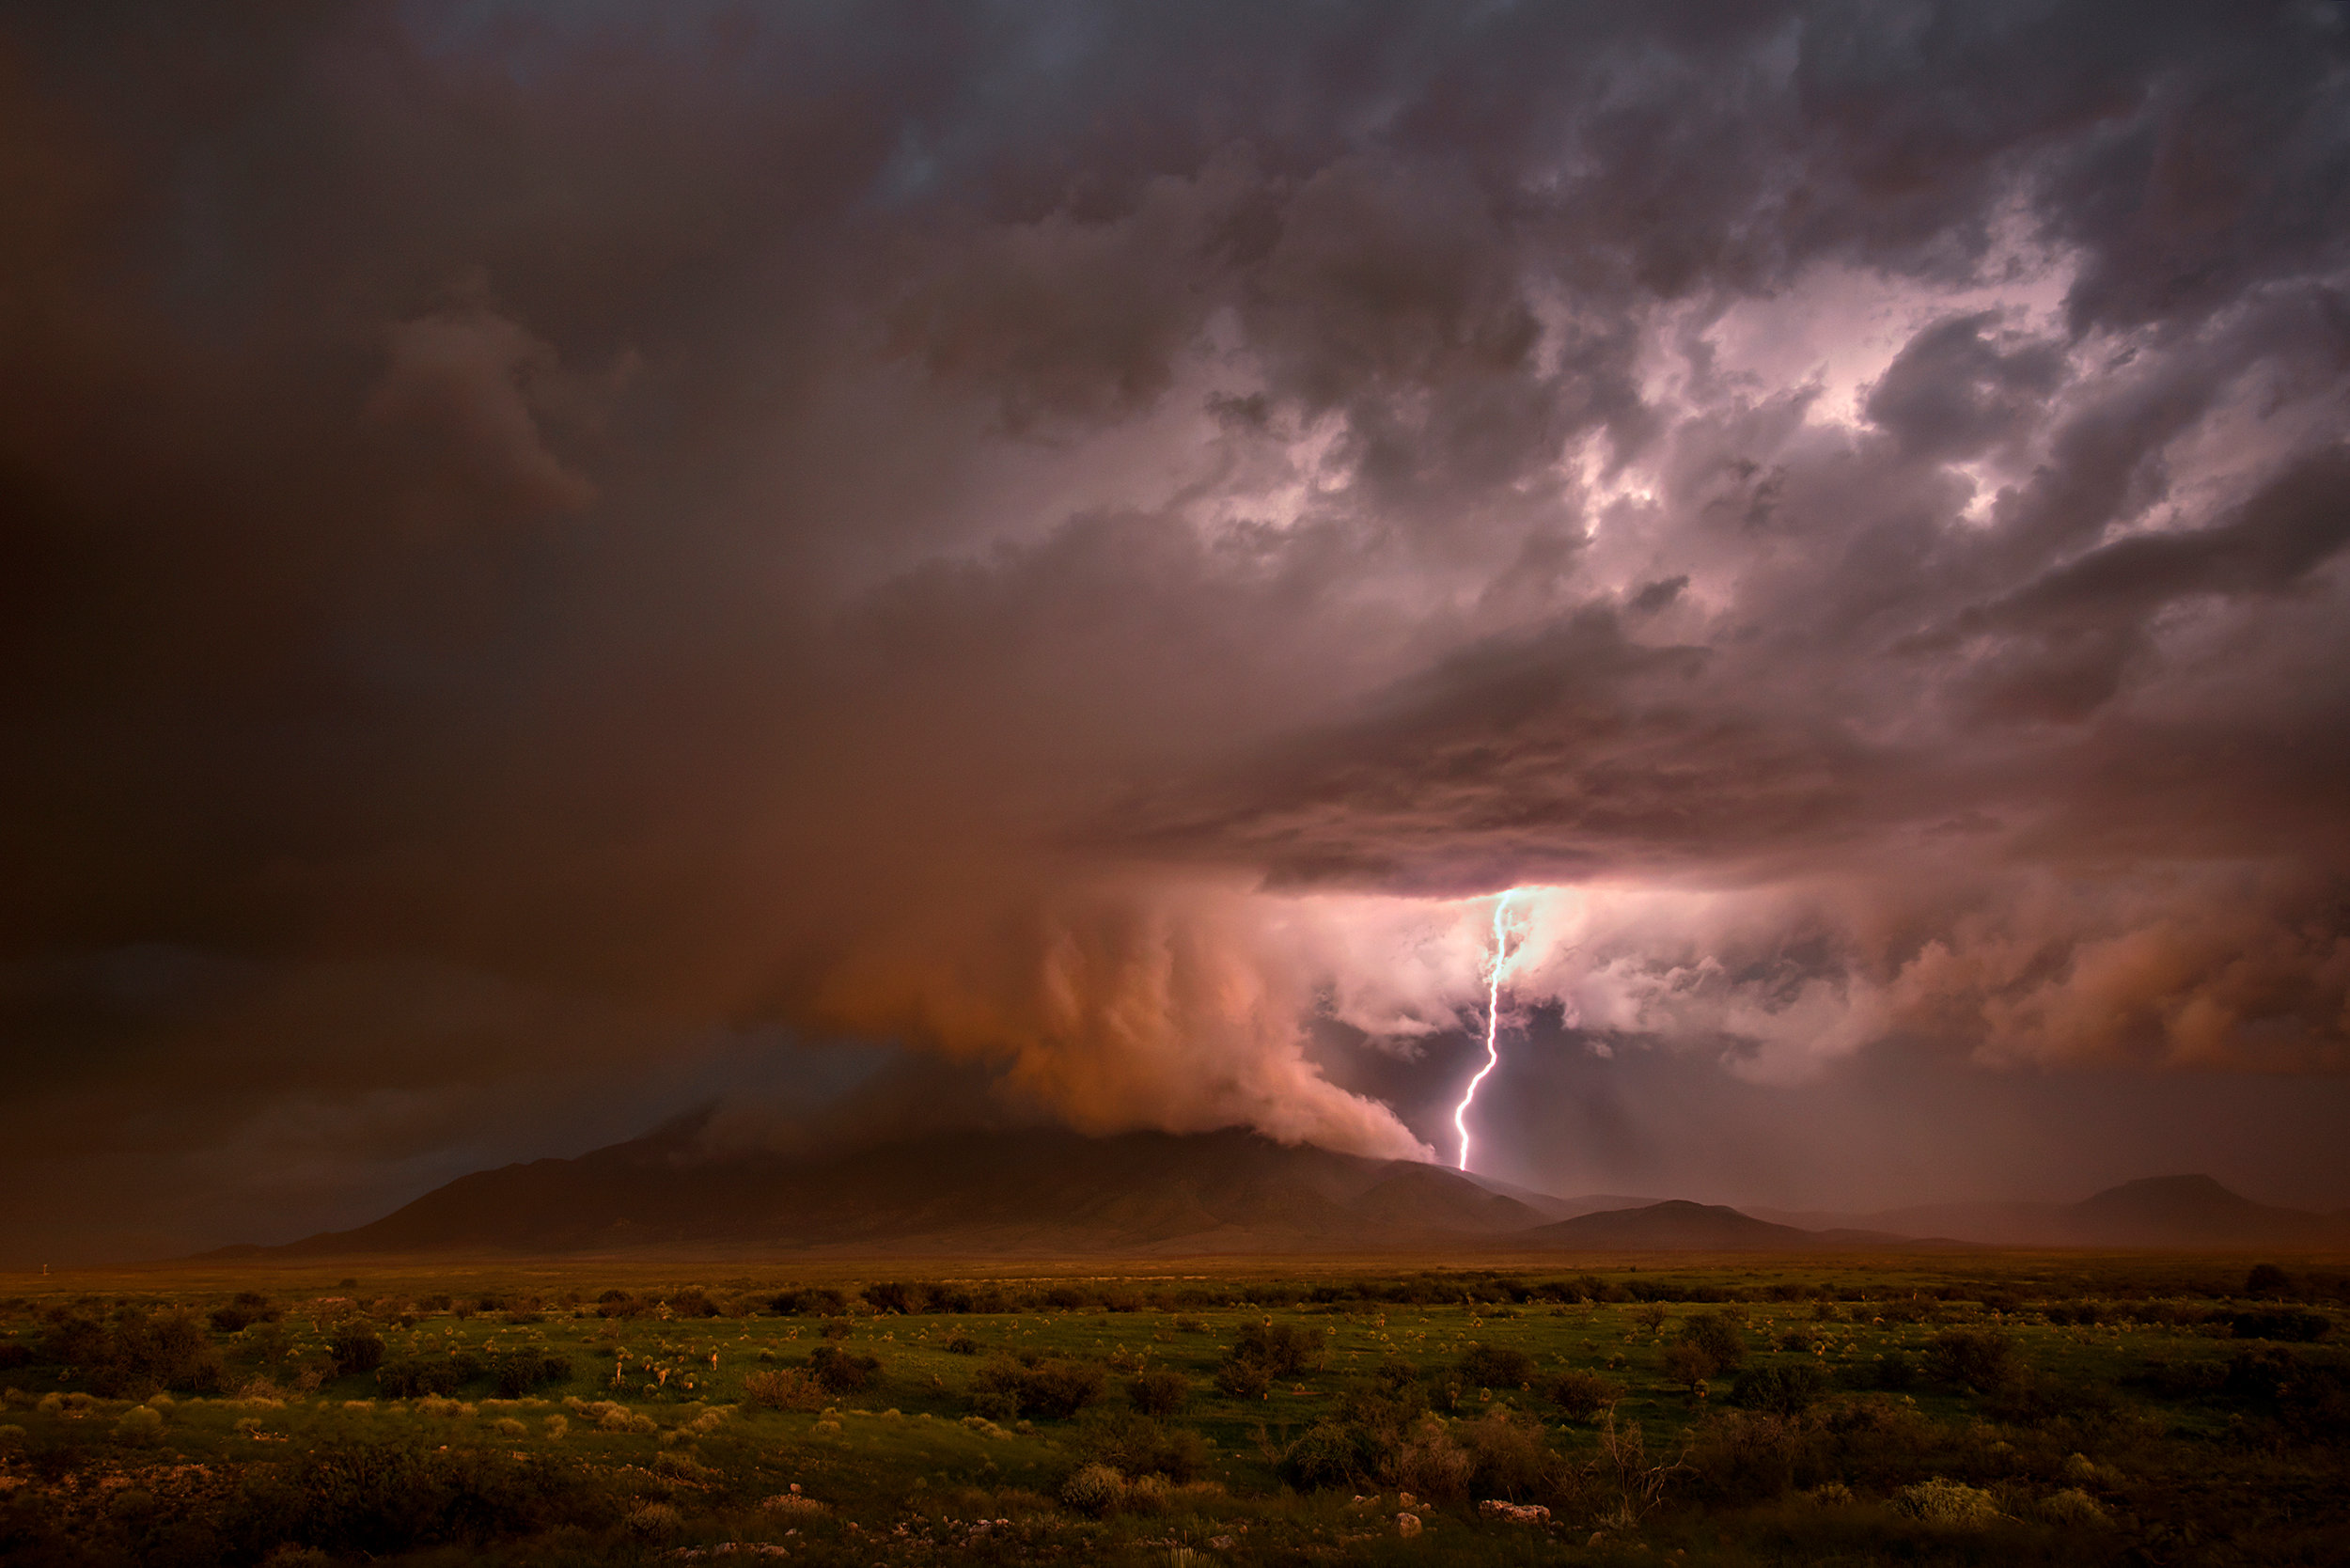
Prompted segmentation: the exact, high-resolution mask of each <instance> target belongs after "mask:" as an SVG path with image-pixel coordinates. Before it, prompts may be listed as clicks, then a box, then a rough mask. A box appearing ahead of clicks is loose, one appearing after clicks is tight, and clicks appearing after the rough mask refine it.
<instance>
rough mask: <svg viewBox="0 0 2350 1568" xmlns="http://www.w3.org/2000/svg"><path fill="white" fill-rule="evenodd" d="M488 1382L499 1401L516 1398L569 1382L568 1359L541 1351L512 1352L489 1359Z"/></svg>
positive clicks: (570, 1371) (569, 1367)
mask: <svg viewBox="0 0 2350 1568" xmlns="http://www.w3.org/2000/svg"><path fill="white" fill-rule="evenodd" d="M486 1370H487V1371H488V1372H489V1376H490V1381H491V1382H492V1383H493V1384H495V1385H496V1387H497V1391H498V1397H499V1398H500V1399H520V1398H522V1397H523V1396H524V1395H525V1394H526V1393H528V1392H530V1390H531V1389H533V1388H541V1387H544V1386H546V1385H549V1384H557V1383H569V1382H570V1381H571V1380H572V1363H571V1358H570V1357H568V1356H550V1355H548V1354H546V1353H544V1352H542V1351H535V1350H513V1351H507V1352H505V1353H503V1354H501V1355H497V1356H492V1357H490V1362H489V1366H488V1368H487V1369H486Z"/></svg>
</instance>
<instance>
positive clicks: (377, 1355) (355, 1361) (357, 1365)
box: [326, 1323, 384, 1377]
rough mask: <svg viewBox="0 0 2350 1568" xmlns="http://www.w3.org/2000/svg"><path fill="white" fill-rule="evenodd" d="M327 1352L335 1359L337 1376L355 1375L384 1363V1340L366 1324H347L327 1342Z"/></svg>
mask: <svg viewBox="0 0 2350 1568" xmlns="http://www.w3.org/2000/svg"><path fill="white" fill-rule="evenodd" d="M326 1354H327V1355H328V1356H330V1357H332V1358H333V1360H334V1363H335V1375H336V1376H337V1377H355V1376H357V1375H358V1374H359V1373H361V1372H373V1371H375V1369H376V1368H378V1367H380V1366H382V1365H383V1364H384V1341H383V1340H382V1338H381V1337H380V1336H378V1335H377V1333H376V1332H375V1330H374V1329H372V1328H369V1327H368V1325H366V1324H363V1323H352V1324H345V1325H343V1326H342V1327H340V1328H338V1329H337V1330H336V1331H335V1336H334V1338H333V1339H331V1340H329V1341H327V1342H326Z"/></svg>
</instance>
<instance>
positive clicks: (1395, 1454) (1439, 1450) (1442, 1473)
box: [1379, 1416, 1475, 1502]
mask: <svg viewBox="0 0 2350 1568" xmlns="http://www.w3.org/2000/svg"><path fill="white" fill-rule="evenodd" d="M1474 1468H1475V1466H1474V1464H1473V1463H1472V1461H1471V1460H1470V1458H1469V1456H1468V1455H1467V1454H1466V1453H1465V1452H1463V1451H1462V1450H1461V1446H1460V1445H1459V1444H1458V1443H1455V1442H1454V1441H1453V1440H1452V1436H1451V1435H1450V1434H1449V1432H1447V1431H1446V1430H1445V1424H1444V1422H1442V1421H1441V1420H1438V1419H1436V1418H1435V1417H1434V1416H1425V1417H1422V1418H1421V1419H1419V1421H1418V1422H1417V1423H1416V1424H1415V1425H1414V1426H1413V1427H1412V1429H1411V1430H1410V1431H1409V1432H1408V1433H1406V1434H1405V1435H1404V1436H1403V1440H1402V1442H1400V1443H1398V1444H1397V1445H1396V1446H1395V1448H1394V1449H1393V1450H1390V1451H1389V1452H1388V1453H1387V1454H1386V1455H1384V1456H1383V1457H1382V1459H1381V1462H1380V1466H1379V1479H1380V1480H1381V1481H1383V1482H1386V1483H1387V1484H1388V1485H1389V1486H1392V1487H1394V1488H1396V1489H1397V1490H1398V1491H1402V1492H1411V1493H1414V1494H1417V1495H1418V1496H1419V1497H1432V1498H1434V1499H1435V1500H1437V1501H1439V1502H1459V1501H1461V1500H1462V1499H1464V1498H1465V1497H1467V1496H1468V1491H1469V1477H1470V1475H1471V1473H1472V1472H1473V1470H1474Z"/></svg>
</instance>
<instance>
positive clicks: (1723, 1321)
mask: <svg viewBox="0 0 2350 1568" xmlns="http://www.w3.org/2000/svg"><path fill="white" fill-rule="evenodd" d="M1679 1342H1680V1343H1681V1344H1684V1345H1686V1346H1688V1347H1689V1349H1691V1350H1692V1351H1695V1352H1696V1353H1697V1354H1698V1355H1699V1356H1702V1357H1703V1358H1704V1365H1705V1367H1706V1369H1707V1370H1706V1371H1704V1372H1700V1373H1699V1374H1698V1375H1699V1376H1700V1377H1718V1376H1720V1375H1721V1374H1722V1373H1724V1372H1730V1371H1731V1370H1732V1369H1734V1368H1737V1367H1741V1366H1744V1365H1745V1364H1746V1359H1747V1325H1745V1324H1743V1323H1740V1322H1739V1321H1738V1320H1737V1319H1736V1318H1734V1317H1731V1315H1730V1314H1729V1313H1728V1312H1700V1313H1698V1314H1697V1315H1696V1316H1695V1317H1692V1318H1684V1320H1682V1325H1681V1334H1680V1337H1679Z"/></svg>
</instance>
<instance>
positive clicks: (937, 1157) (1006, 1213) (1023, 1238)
mask: <svg viewBox="0 0 2350 1568" xmlns="http://www.w3.org/2000/svg"><path fill="white" fill-rule="evenodd" d="M693 1131H694V1129H692V1128H691V1127H686V1128H682V1129H679V1128H672V1129H666V1130H665V1131H664V1132H662V1133H660V1134H656V1135H653V1136H650V1137H646V1138H640V1139H636V1140H634V1141H631V1142H628V1143H622V1144H616V1145H614V1146H612V1147H610V1148H607V1149H600V1150H597V1151H595V1152H592V1153H587V1154H583V1155H581V1156H579V1157H578V1158H576V1159H546V1160H536V1161H532V1162H530V1163H529V1164H526V1165H510V1166H507V1167H505V1168H502V1169H497V1170H486V1171H480V1172H477V1173H476V1174H474V1175H470V1176H464V1177H460V1178H459V1179H458V1180H456V1181H454V1182H451V1183H449V1184H447V1185H446V1186H443V1187H440V1188H438V1189H437V1190H435V1191H432V1192H429V1193H427V1194H425V1195H424V1196H423V1197H421V1198H419V1199H417V1200H415V1201H414V1202H412V1203H409V1204H407V1205H406V1206H405V1207H403V1208H400V1209H399V1210H397V1211H395V1212H394V1213H392V1214H390V1215H385V1216H384V1218H382V1219H379V1220H377V1221H375V1222H374V1223H372V1224H369V1225H363V1226H360V1227H359V1228H357V1229H356V1230H352V1231H334V1232H329V1233H326V1234H323V1235H318V1236H313V1237H310V1238H309V1239H307V1240H305V1241H300V1242H295V1243H291V1244H290V1245H288V1246H285V1247H269V1248H249V1249H248V1248H238V1249H234V1250H236V1251H238V1252H254V1253H258V1252H266V1253H269V1254H274V1255H279V1256H290V1257H301V1256H327V1255H342V1254H366V1253H449V1252H460V1253H481V1252H581V1251H616V1250H642V1249H680V1248H692V1249H701V1250H721V1251H731V1250H759V1251H775V1250H791V1251H807V1250H811V1249H815V1250H827V1249H828V1250H836V1251H838V1250H866V1251H870V1250H874V1249H878V1248H883V1247H886V1248H889V1249H892V1250H900V1251H909V1252H935V1253H949V1252H956V1253H970V1254H996V1253H1013V1254H1019V1253H1041V1254H1051V1253H1072V1252H1076V1253H1083V1252H1100V1251H1126V1252H1152V1251H1175V1252H1246V1251H1265V1252H1285V1251H1298V1250H1306V1249H1319V1250H1330V1249H1346V1248H1357V1247H1361V1248H1377V1247H1413V1246H1426V1245H1430V1244H1432V1243H1438V1242H1447V1241H1451V1242H1457V1241H1462V1240H1465V1239H1490V1238H1494V1237H1498V1236H1504V1235H1510V1234H1513V1233H1517V1232H1522V1231H1528V1230H1529V1229H1531V1228H1532V1227H1534V1226H1536V1225H1538V1224H1540V1223H1541V1222H1542V1221H1543V1219H1545V1218H1547V1217H1548V1215H1547V1214H1546V1213H1545V1212H1544V1211H1543V1210H1539V1209H1536V1208H1533V1207H1530V1206H1528V1204H1527V1203H1525V1202H1522V1201H1520V1200H1517V1199H1515V1198H1512V1197H1510V1196H1508V1195H1506V1194H1504V1193H1498V1192H1495V1191H1492V1190H1490V1189H1489V1188H1488V1187H1486V1186H1485V1185H1483V1184H1480V1183H1478V1182H1475V1181H1472V1180H1470V1179H1469V1178H1467V1177H1465V1176H1463V1175H1461V1174H1460V1173H1459V1172H1457V1171H1452V1170H1448V1169H1445V1168H1441V1167H1438V1166H1433V1165H1426V1164H1422V1163H1419V1162H1418V1161H1411V1160H1380V1159H1367V1158H1364V1157H1361V1156H1359V1155H1354V1154H1339V1153H1332V1152H1329V1151H1327V1150H1324V1149H1318V1148H1315V1147H1312V1146H1311V1145H1285V1144H1280V1143H1277V1142H1275V1141H1274V1140H1272V1139H1271V1138H1267V1137H1261V1136H1260V1135H1258V1134H1255V1133H1247V1132H1240V1131H1224V1132H1214V1133H1201V1134H1192V1135H1185V1136H1178V1135H1174V1134H1167V1133H1126V1134H1121V1135H1119V1136H1117V1137H1084V1136H1082V1135H1080V1134H1077V1133H1073V1132H1065V1131H1059V1130H1031V1131H1022V1132H959V1133H948V1134H942V1135H934V1136H932V1137H923V1138H919V1139H915V1140H910V1141H906V1142H900V1143H892V1144H885V1145H880V1146H876V1147H873V1148H869V1149H864V1150H860V1151H857V1152H852V1153H848V1154H842V1155H837V1156H832V1157H825V1158H813V1159H794V1158H790V1157H786V1156H782V1155H776V1154H772V1153H751V1154H734V1155H721V1156H712V1155H709V1154H706V1153H704V1152H701V1151H700V1150H699V1149H698V1148H697V1144H696V1140H695V1138H694V1137H693V1136H692V1134H693ZM1553 1201H1556V1200H1553Z"/></svg>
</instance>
